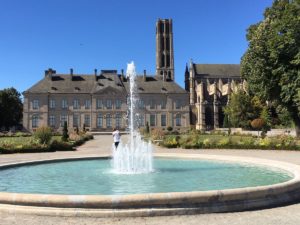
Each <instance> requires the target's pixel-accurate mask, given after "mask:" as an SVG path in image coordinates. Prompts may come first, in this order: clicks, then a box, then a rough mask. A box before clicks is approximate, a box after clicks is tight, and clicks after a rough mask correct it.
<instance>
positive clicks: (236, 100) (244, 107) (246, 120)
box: [224, 91, 258, 128]
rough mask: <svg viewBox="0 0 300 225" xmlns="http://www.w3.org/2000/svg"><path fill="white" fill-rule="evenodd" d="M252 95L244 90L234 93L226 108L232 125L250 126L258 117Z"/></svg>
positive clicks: (225, 110)
mask: <svg viewBox="0 0 300 225" xmlns="http://www.w3.org/2000/svg"><path fill="white" fill-rule="evenodd" d="M254 108H256V107H253V101H252V99H251V97H250V96H249V95H248V94H246V93H245V92H243V91H238V92H237V93H232V94H231V96H230V101H229V103H228V105H227V106H226V107H225V108H224V113H225V116H227V118H228V121H229V124H230V126H233V127H242V128H249V127H250V122H251V120H253V119H255V118H257V117H258V114H257V112H256V111H255V110H254Z"/></svg>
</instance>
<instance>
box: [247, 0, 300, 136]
mask: <svg viewBox="0 0 300 225" xmlns="http://www.w3.org/2000/svg"><path fill="white" fill-rule="evenodd" d="M247 40H248V41H249V47H248V49H247V51H246V53H245V54H244V56H243V57H242V62H241V66H242V71H241V72H242V76H243V77H244V78H245V79H247V81H248V84H249V92H250V94H255V95H257V96H258V97H259V98H260V99H262V100H263V101H266V100H268V101H271V102H274V101H276V102H278V104H279V105H282V106H284V107H286V109H287V110H288V112H289V113H290V115H291V117H292V119H293V121H294V123H295V126H296V132H297V136H299V135H300V111H299V107H298V105H297V104H299V100H297V99H298V97H299V96H298V91H299V87H300V79H299V77H300V0H275V1H274V2H273V5H272V6H271V7H270V8H267V9H266V10H265V13H264V19H263V20H262V21H261V22H259V23H257V24H255V25H251V26H250V27H249V28H248V33H247Z"/></svg>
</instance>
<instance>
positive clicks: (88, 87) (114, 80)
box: [24, 73, 187, 94]
mask: <svg viewBox="0 0 300 225" xmlns="http://www.w3.org/2000/svg"><path fill="white" fill-rule="evenodd" d="M112 88H113V89H114V90H118V91H120V92H129V82H128V81H127V80H126V79H125V80H124V81H121V79H120V75H117V74H116V73H113V74H102V75H98V76H97V81H96V78H95V76H94V75H83V74H74V75H73V76H72V80H71V75H70V74H54V75H53V76H52V79H51V78H48V77H44V78H43V79H42V80H40V81H39V82H38V83H36V84H35V85H33V86H32V87H31V88H29V89H28V90H26V91H25V92H24V94H26V93H57V94H59V93H61V94H64V93H66V94H78V93H86V94H92V93H97V92H101V91H104V92H105V91H111V90H112ZM137 89H138V92H139V93H187V92H186V91H185V90H184V89H183V88H181V87H180V86H179V85H178V84H176V83H175V82H172V81H168V82H166V81H162V79H161V78H160V77H154V76H151V77H149V76H147V81H146V82H145V81H144V78H143V76H138V77H137Z"/></svg>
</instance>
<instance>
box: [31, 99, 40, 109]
mask: <svg viewBox="0 0 300 225" xmlns="http://www.w3.org/2000/svg"><path fill="white" fill-rule="evenodd" d="M39 107H40V106H39V100H37V99H35V100H33V102H32V109H39Z"/></svg>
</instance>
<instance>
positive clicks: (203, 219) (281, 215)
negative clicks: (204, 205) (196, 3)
mask: <svg viewBox="0 0 300 225" xmlns="http://www.w3.org/2000/svg"><path fill="white" fill-rule="evenodd" d="M122 138H123V140H124V139H126V138H127V137H126V136H123V137H122ZM111 144H112V138H111V136H104V135H103V136H102V135H99V136H95V139H94V140H92V141H89V142H87V143H86V144H84V145H83V146H81V147H79V148H78V150H77V151H75V152H54V153H35V154H29V153H28V154H13V155H0V164H5V163H11V162H21V161H28V160H37V159H52V158H53V159H54V158H65V157H86V156H100V155H108V154H110V150H111ZM155 152H176V153H188V152H190V153H194V154H195V153H197V154H210V155H234V156H247V157H257V158H266V159H273V160H279V161H286V162H291V163H295V164H299V165H300V152H296V151H267V150H262V151H257V150H182V149H176V150H174V149H172V150H169V149H163V148H159V147H156V148H155ZM0 217H1V220H0V224H1V225H11V224H16V225H17V224H18V225H19V224H21V225H27V224H28V225H38V224H43V225H50V224H53V225H54V224H55V225H60V224H76V225H79V224H86V225H94V224H101V225H108V224H130V225H143V224H149V225H150V224H151V225H152V224H153V225H154V224H155V225H166V224H172V225H176V224H192V225H193V224H195V225H196V224H197V225H201V224H203V225H206V224H207V225H215V224H218V225H223V224H224V225H225V224H226V225H229V224H230V225H235V224H241V225H252V224H253V225H254V224H255V225H256V224H261V225H269V224H270V225H299V224H300V203H298V204H293V205H289V206H283V207H278V208H272V209H264V210H256V211H248V212H236V213H217V214H200V215H188V216H164V217H140V218H139V217H138V218H88V217H56V216H35V215H24V214H16V213H14V212H9V213H4V212H1V211H0Z"/></svg>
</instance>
